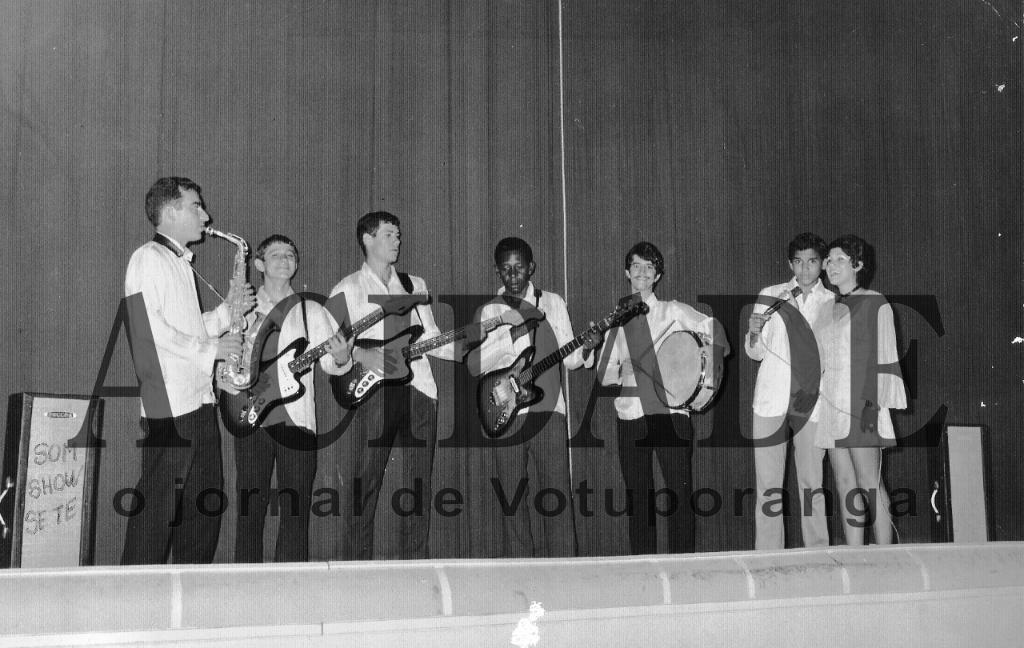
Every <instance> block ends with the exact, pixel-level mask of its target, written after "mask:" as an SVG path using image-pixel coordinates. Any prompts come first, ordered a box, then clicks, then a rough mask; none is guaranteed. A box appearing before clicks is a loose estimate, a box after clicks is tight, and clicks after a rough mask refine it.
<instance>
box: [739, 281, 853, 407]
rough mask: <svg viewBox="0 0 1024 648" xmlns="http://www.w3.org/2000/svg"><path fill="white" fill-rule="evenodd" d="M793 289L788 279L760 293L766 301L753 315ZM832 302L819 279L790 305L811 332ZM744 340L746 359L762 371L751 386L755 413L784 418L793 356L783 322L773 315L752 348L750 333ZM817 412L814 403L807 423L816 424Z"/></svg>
mask: <svg viewBox="0 0 1024 648" xmlns="http://www.w3.org/2000/svg"><path fill="white" fill-rule="evenodd" d="M796 287H797V282H796V277H794V278H792V279H790V280H789V281H788V282H787V283H782V284H776V285H774V286H768V287H767V288H765V289H764V290H762V291H761V293H760V296H761V297H766V298H767V299H759V300H758V303H757V304H755V305H754V313H758V314H760V313H763V312H765V311H766V310H767V309H768V308H769V306H771V305H772V304H774V303H775V301H776V300H777V299H780V298H782V297H783V296H788V294H789V291H791V290H793V289H794V288H796ZM762 302H764V303H762ZM834 302H835V295H834V294H833V293H832V291H831V290H828V289H827V288H825V286H824V285H823V284H822V283H821V279H818V281H817V282H816V283H815V284H814V285H813V286H811V288H810V289H809V290H805V291H804V292H803V294H801V295H800V296H798V297H797V298H796V299H790V301H789V303H790V305H792V306H794V307H795V308H796V309H797V310H798V311H800V314H801V315H803V317H804V319H805V320H806V321H807V324H808V325H809V326H810V328H811V329H812V331H813V330H814V328H815V325H816V323H817V320H818V317H819V313H820V312H822V309H823V308H825V307H827V306H828V305H830V304H832V303H834ZM743 339H744V344H743V348H744V349H745V350H746V352H747V355H748V356H749V357H750V359H751V360H756V361H758V362H760V363H761V367H760V369H758V372H757V383H756V384H755V386H754V402H753V407H754V413H755V414H757V415H758V416H764V417H771V416H782V415H784V414H786V413H787V412H788V411H789V400H790V390H791V388H792V384H791V379H792V377H793V370H792V368H791V364H792V356H791V350H790V347H789V334H788V332H787V331H786V323H785V322H784V321H783V319H782V316H781V315H779V314H778V313H775V314H774V315H772V316H771V318H770V319H769V320H768V321H767V322H765V325H764V328H762V329H761V334H760V335H759V336H758V338H757V342H756V343H755V344H753V345H751V343H750V334H749V333H747V334H746V335H745V336H744V338H743ZM814 344H815V345H816V344H817V338H815V340H814ZM798 369H799V368H798ZM819 375H820V374H819ZM802 387H803V388H805V389H806V390H808V391H810V390H811V388H812V385H803V386H802ZM819 388H820V385H819ZM819 400H820V399H819ZM820 411H821V404H820V403H817V404H816V405H815V407H814V410H813V411H812V412H811V415H810V420H812V421H817V420H818V417H819V416H820Z"/></svg>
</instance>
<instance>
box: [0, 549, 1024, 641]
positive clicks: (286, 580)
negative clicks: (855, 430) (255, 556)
mask: <svg viewBox="0 0 1024 648" xmlns="http://www.w3.org/2000/svg"><path fill="white" fill-rule="evenodd" d="M0 600H2V601H3V602H4V605H3V608H4V614H3V615H0V646H67V645H92V646H103V645H110V646H131V645H146V646H172V645H173V646H275V647H277V646H299V645H301V646H333V645H345V646H381V647H383V646H401V647H402V648H409V647H411V646H437V645H449V646H450V645H467V646H468V645H473V646H508V645H513V644H511V643H510V640H511V638H512V636H513V632H514V631H515V630H516V627H517V624H519V623H520V620H522V619H528V617H530V606H531V604H532V603H535V602H536V603H539V604H540V606H541V607H542V608H543V610H544V614H543V616H540V617H539V618H537V617H535V618H534V619H533V621H532V624H533V625H534V626H536V629H537V635H538V636H539V637H540V642H539V643H538V644H537V645H538V646H559V647H561V646H581V647H583V646H586V647H587V648H592V647H594V646H628V645H647V646H685V645H694V646H717V645H721V646H747V645H749V646H755V645H770V644H778V645H787V646H802V645H807V646H811V645H814V646H818V645H821V644H822V643H833V644H837V645H840V646H843V645H850V646H860V645H867V644H868V643H869V642H872V643H877V645H893V644H894V643H896V642H899V643H900V644H902V645H910V646H916V645H929V646H959V645H963V644H964V643H965V642H968V641H969V642H970V643H971V644H972V645H976V646H989V645H991V646H1005V645H1018V642H1019V641H1020V636H1021V633H1022V628H1024V621H1022V616H1024V543H1020V542H1005V543H1003V542H993V543H983V544H970V545H963V544H942V545H940V544H933V545H899V546H893V547H859V548H846V547H833V548H829V549H817V550H799V549H797V550H787V551H776V552H735V553H712V554H698V555H687V556H682V555H657V556H647V557H621V558H576V559H550V560H540V559H537V560H443V561H440V560H439V561H414V562H361V563H340V562H318V563H304V564H280V565H274V564H268V565H213V566H202V567H182V566H176V565H166V566H164V565H160V566H152V567H140V568H135V567H92V568H79V569H74V570H63V569H14V570H8V571H5V572H2V573H0Z"/></svg>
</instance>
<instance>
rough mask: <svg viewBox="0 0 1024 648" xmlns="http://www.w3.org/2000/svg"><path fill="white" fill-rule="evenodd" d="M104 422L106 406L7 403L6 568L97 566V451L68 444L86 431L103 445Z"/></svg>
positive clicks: (38, 399)
mask: <svg viewBox="0 0 1024 648" xmlns="http://www.w3.org/2000/svg"><path fill="white" fill-rule="evenodd" d="M102 418H103V401H102V400H101V399H99V398H95V397H90V396H66V395H55V394H36V393H21V394H13V395H11V397H10V398H9V399H8V404H7V435H6V438H5V440H4V454H3V472H2V473H0V567H75V566H79V565H91V564H92V563H93V558H94V554H95V552H94V549H95V536H96V532H95V531H96V530H95V521H96V518H95V515H94V502H95V500H96V487H97V484H98V479H97V477H98V468H99V462H98V457H97V454H96V449H94V448H77V447H68V441H69V440H70V439H74V438H75V437H77V436H78V435H79V432H81V431H82V429H83V427H84V426H89V428H91V433H92V434H91V435H90V436H94V437H99V436H100V434H99V431H100V429H101V427H102ZM82 438H85V437H84V436H83V437H82Z"/></svg>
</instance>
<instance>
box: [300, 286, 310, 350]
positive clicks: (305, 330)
mask: <svg viewBox="0 0 1024 648" xmlns="http://www.w3.org/2000/svg"><path fill="white" fill-rule="evenodd" d="M299 299H300V300H301V301H302V332H303V333H305V334H306V346H307V347H308V346H309V322H307V321H306V299H305V297H300V298H299ZM305 352H306V349H302V350H301V351H299V353H305Z"/></svg>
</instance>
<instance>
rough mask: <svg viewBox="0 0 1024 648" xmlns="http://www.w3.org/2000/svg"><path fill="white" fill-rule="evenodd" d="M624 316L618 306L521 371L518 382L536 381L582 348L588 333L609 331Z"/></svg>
mask: <svg viewBox="0 0 1024 648" xmlns="http://www.w3.org/2000/svg"><path fill="white" fill-rule="evenodd" d="M641 305H642V302H641ZM644 308H646V306H644ZM631 310H636V306H634V307H633V309H631ZM641 312H646V311H641ZM626 314H627V311H626V309H625V308H624V307H622V306H620V307H619V308H616V309H615V310H614V311H613V312H612V313H610V314H609V315H608V316H607V317H605V318H604V319H602V320H601V321H600V322H598V323H597V324H594V325H593V326H591V327H590V328H588V329H587V330H586V331H583V332H582V333H580V334H579V335H577V336H576V337H575V338H573V339H572V341H570V342H569V343H568V344H566V345H565V346H563V347H561V348H560V349H558V350H557V351H555V352H554V353H552V354H551V355H549V356H547V357H546V358H544V359H543V360H541V361H540V362H538V363H536V364H534V365H533V366H532V367H530V368H529V369H525V370H523V371H521V372H520V373H519V382H521V383H524V384H530V383H532V382H533V381H534V380H536V378H537V376H539V375H541V374H542V373H544V372H545V371H547V370H548V369H550V368H551V367H554V366H555V365H556V364H558V363H560V362H561V361H562V360H565V358H566V357H567V356H568V355H569V354H570V353H572V352H573V351H575V350H576V349H578V348H580V347H581V346H583V343H584V342H585V341H586V340H587V336H588V335H589V334H590V333H604V332H605V331H607V330H608V329H610V328H611V327H613V326H615V325H617V324H618V323H619V322H620V321H622V319H623V317H624V316H626Z"/></svg>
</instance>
